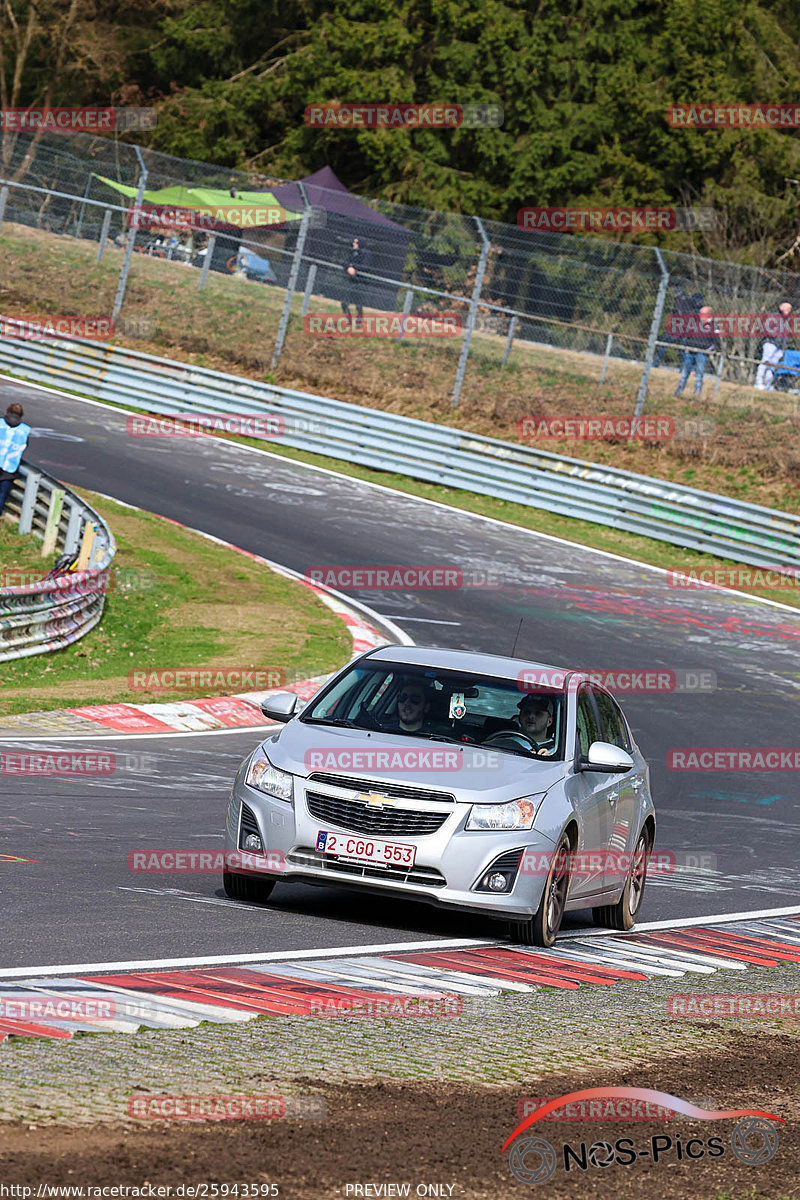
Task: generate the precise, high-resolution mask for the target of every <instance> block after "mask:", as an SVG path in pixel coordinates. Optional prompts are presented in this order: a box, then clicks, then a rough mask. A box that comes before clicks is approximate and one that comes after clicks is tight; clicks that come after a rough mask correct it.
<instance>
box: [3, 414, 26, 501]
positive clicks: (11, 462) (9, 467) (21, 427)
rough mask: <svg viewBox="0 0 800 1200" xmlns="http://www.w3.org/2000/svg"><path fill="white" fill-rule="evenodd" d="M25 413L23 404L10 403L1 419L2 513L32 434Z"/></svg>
mask: <svg viewBox="0 0 800 1200" xmlns="http://www.w3.org/2000/svg"><path fill="white" fill-rule="evenodd" d="M24 415H25V414H24V412H23V411H22V405H21V404H9V406H8V408H7V409H6V415H5V417H4V418H3V420H2V421H0V513H2V511H3V509H4V508H5V503H6V500H7V499H8V494H9V492H10V491H11V489H12V487H13V486H14V480H15V479H16V476H17V471H18V469H19V464H20V462H21V461H22V455H23V454H24V453H25V447H26V446H27V444H28V438H29V437H30V435H31V427H30V425H25V424H24V422H23V420H22V418H23V417H24Z"/></svg>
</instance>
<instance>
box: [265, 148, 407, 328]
mask: <svg viewBox="0 0 800 1200" xmlns="http://www.w3.org/2000/svg"><path fill="white" fill-rule="evenodd" d="M302 183H303V186H304V187H305V190H306V195H307V197H308V202H309V204H312V205H313V206H314V207H315V208H321V209H324V210H325V213H326V225H325V228H316V227H314V226H313V225H312V227H311V229H310V230H309V232H308V238H307V240H306V245H305V253H304V255H303V263H302V265H301V269H300V278H299V281H298V285H297V286H298V289H299V290H302V289H304V288H305V285H306V276H307V272H308V268H309V266H310V264H311V262H312V261H313V260H315V259H316V260H319V261H326V262H335V263H337V264H339V263H342V264H343V260H344V257H345V255H346V254H347V250H348V248H349V246H350V245H351V243H352V240H353V238H354V237H358V238H359V241H360V243H361V245H362V246H364V247H366V249H367V251H368V252H369V265H368V267H367V270H368V271H369V272H370V273H371V274H373V275H382V276H383V277H384V278H386V279H402V278H403V269H404V266H405V261H406V252H407V250H408V243H409V239H410V237H411V230H409V229H406V228H405V227H404V226H402V225H398V224H397V223H396V222H395V221H390V220H389V218H388V217H384V216H382V214H381V213H378V212H375V210H374V209H373V208H370V207H369V205H368V204H364V202H363V201H362V200H359V199H358V197H357V196H354V195H352V193H350V192H348V190H347V188H346V187H345V186H344V184H343V183H341V182H340V181H339V180H338V179H337V178H336V175H335V174H334V172H333V171H332V170H331V168H330V167H322V169H321V170H319V171H315V172H314V173H313V175H308V176H306V178H305V179H303V180H302ZM270 191H271V192H272V194H273V196H274V197H275V199H276V200H277V201H278V202H279V203H280V204H282V205H283V207H284V208H287V209H291V210H293V211H294V212H302V210H303V197H302V194H301V192H300V188H299V186H298V185H297V183H285V184H279V185H278V186H277V187H273V188H270ZM278 257H279V258H280V259H282V262H280V264H279V263H277V262H276V263H274V264H273V265H274V266H275V269H276V271H277V273H278V278H279V280H280V282H281V284H282V285H283V286H285V284H286V280H287V279H288V275H289V266H290V262H289V259H288V258H284V257H283V256H282V255H281V256H278ZM342 274H343V272H342V267H339V266H337V267H336V268H331V267H322V266H320V267H319V268H318V270H317V277H316V281H315V283H314V291H315V292H316V293H317V294H318V295H322V296H329V297H330V298H331V299H332V300H338V299H339V298H340V297H341V294H342ZM362 298H363V302H364V304H366V305H367V306H368V307H369V308H379V309H393V308H394V307H395V305H396V304H397V288H396V287H393V286H391V285H388V284H380V283H369V284H367V285H366V286H365V287H364V288H363V290H362Z"/></svg>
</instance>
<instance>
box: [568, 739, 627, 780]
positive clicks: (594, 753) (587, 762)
mask: <svg viewBox="0 0 800 1200" xmlns="http://www.w3.org/2000/svg"><path fill="white" fill-rule="evenodd" d="M632 767H633V759H632V758H631V756H630V754H628V752H627V750H623V749H622V747H621V746H613V745H612V744H611V742H592V744H591V746H590V747H589V755H588V757H587V758H582V759H581V770H582V771H605V772H607V773H608V774H609V775H621V774H622V773H623V772H625V771H630V770H631V768H632Z"/></svg>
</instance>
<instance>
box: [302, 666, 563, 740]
mask: <svg viewBox="0 0 800 1200" xmlns="http://www.w3.org/2000/svg"><path fill="white" fill-rule="evenodd" d="M300 719H301V720H302V721H303V722H304V723H306V724H314V725H323V724H324V725H332V726H342V727H344V728H349V729H364V730H371V731H376V730H378V731H381V732H383V733H390V734H391V733H396V734H400V735H402V736H403V737H421V738H427V739H428V740H431V741H448V742H457V743H458V744H459V745H461V744H463V743H465V742H467V743H470V744H472V745H481V746H491V747H493V748H495V749H497V750H502V751H505V752H507V753H509V754H521V755H523V756H524V757H525V758H530V757H536V758H563V752H562V742H563V726H564V693H563V692H562V691H557V690H548V689H546V688H538V689H537V690H536V691H526V690H523V689H522V687H521V686H519V685H518V684H517V682H516V680H513V679H498V678H495V677H493V676H485V675H476V674H474V673H472V672H470V671H451V670H447V671H444V670H437V669H435V668H431V667H427V668H426V667H415V666H408V665H406V664H404V663H387V662H381V663H378V662H374V663H373V662H369V661H366V662H363V663H360V664H359V665H358V666H355V667H353V668H352V669H351V670H349V671H347V672H345V674H344V675H342V676H341V678H340V679H338V680H336V681H335V682H334V683H333V684H332V685H331V686H330V687H329V688H327V689H325V690H323V691H322V692H321V693H320V695H319V696H317V697H316V699H314V700H312V702H311V703H310V704H309V705H308V707H307V708H306V709H305V710H304V712H303V715H302V717H301V718H300Z"/></svg>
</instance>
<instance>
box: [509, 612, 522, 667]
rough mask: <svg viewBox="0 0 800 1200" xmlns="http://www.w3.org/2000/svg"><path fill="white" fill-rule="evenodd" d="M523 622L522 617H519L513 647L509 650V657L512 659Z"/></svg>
mask: <svg viewBox="0 0 800 1200" xmlns="http://www.w3.org/2000/svg"><path fill="white" fill-rule="evenodd" d="M524 620H525V618H524V617H520V619H519V625H518V626H517V636H516V637H515V638H514V645H513V646H512V648H511V657H512V658H513V657H514V651H515V650H516V648H517V642H518V641H519V635H520V633H521V632H522V622H523V621H524Z"/></svg>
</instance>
